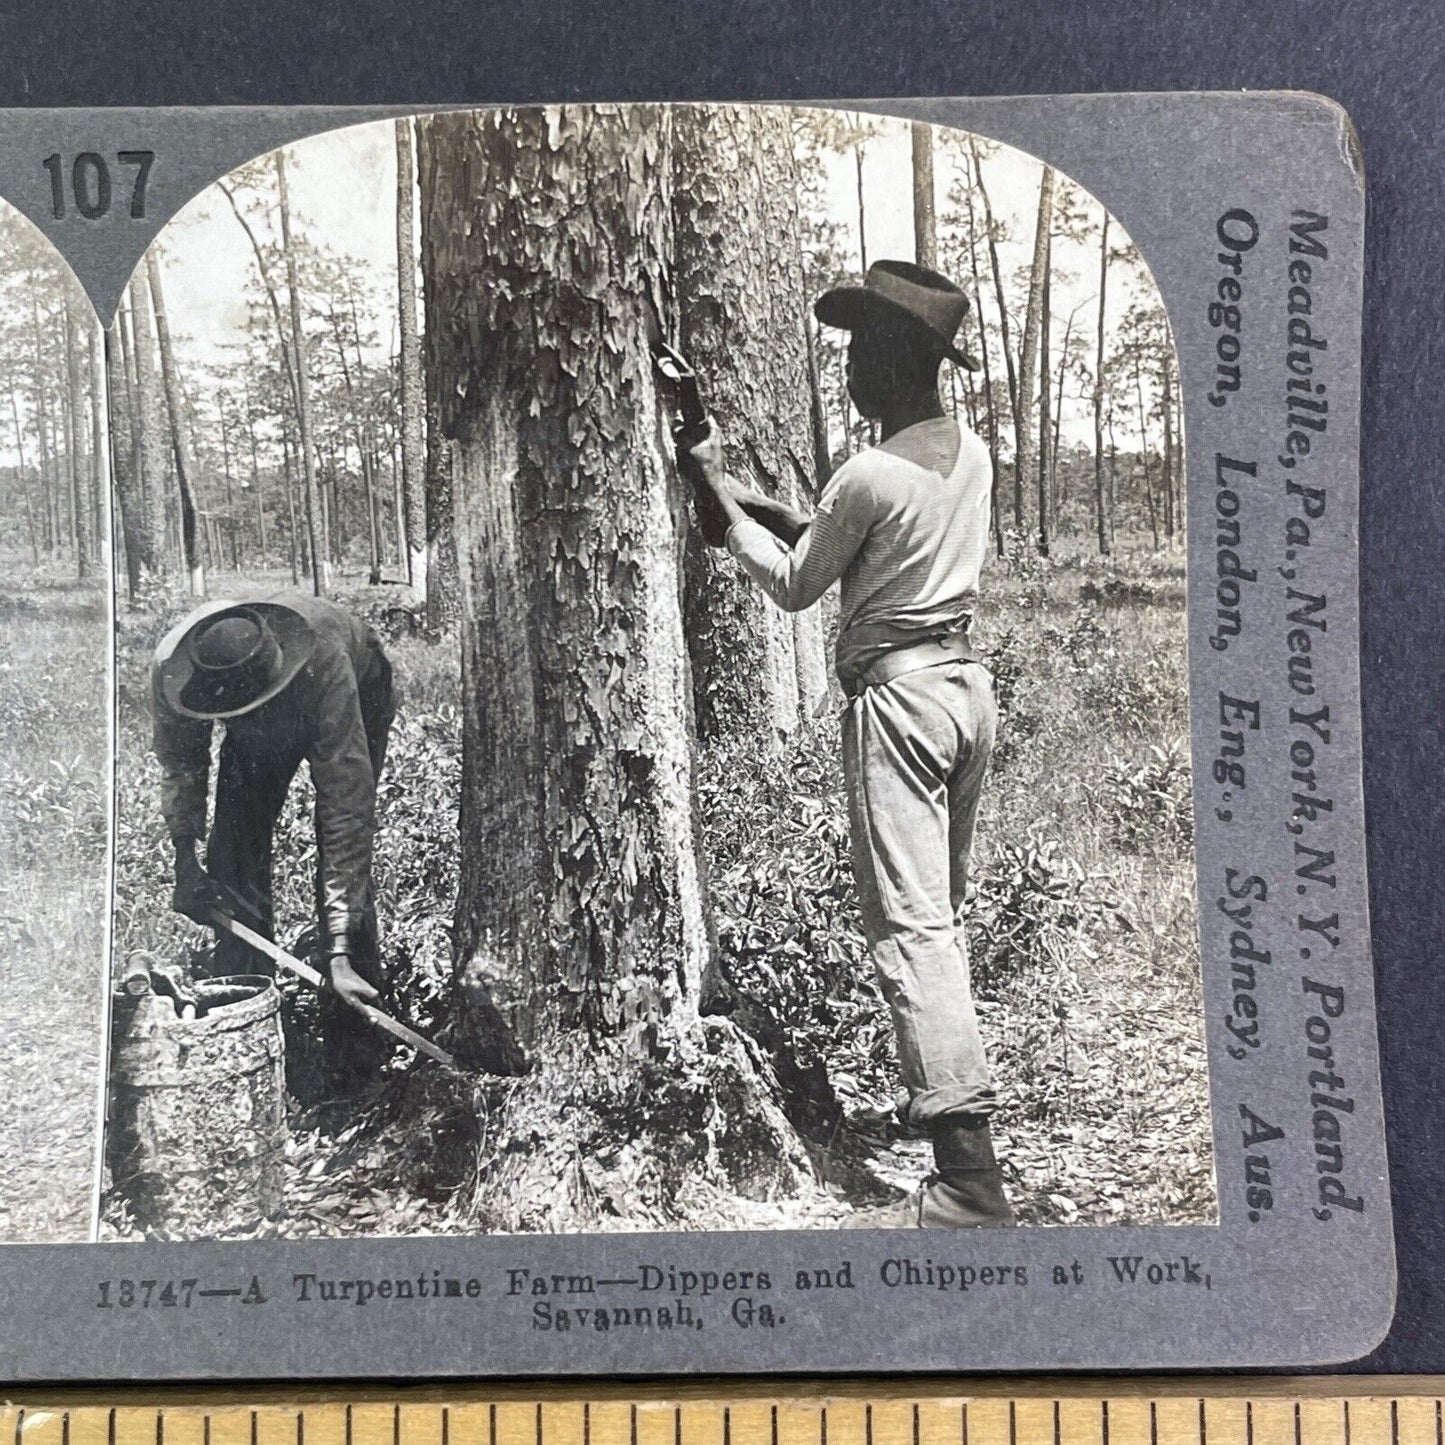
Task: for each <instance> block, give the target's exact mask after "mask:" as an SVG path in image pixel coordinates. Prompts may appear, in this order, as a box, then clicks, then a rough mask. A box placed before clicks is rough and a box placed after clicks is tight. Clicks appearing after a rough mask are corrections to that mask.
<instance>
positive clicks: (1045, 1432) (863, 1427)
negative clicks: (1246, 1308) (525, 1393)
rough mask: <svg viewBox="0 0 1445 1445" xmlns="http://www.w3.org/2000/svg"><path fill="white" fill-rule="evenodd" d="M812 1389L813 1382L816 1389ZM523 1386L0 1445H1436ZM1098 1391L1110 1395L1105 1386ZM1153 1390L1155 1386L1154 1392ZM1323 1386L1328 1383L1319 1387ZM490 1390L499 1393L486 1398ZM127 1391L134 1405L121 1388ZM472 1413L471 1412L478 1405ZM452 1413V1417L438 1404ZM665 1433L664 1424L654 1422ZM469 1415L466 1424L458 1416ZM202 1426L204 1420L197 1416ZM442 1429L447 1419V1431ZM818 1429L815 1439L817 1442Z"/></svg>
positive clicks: (1288, 1409)
mask: <svg viewBox="0 0 1445 1445" xmlns="http://www.w3.org/2000/svg"><path fill="white" fill-rule="evenodd" d="M509 1388H510V1387H509ZM825 1388H826V1387H825ZM966 1388H967V1385H966V1384H965V1383H964V1382H958V1383H957V1384H956V1385H955V1386H954V1387H953V1390H956V1391H958V1393H957V1394H955V1393H953V1391H952V1390H951V1391H950V1393H949V1394H942V1395H937V1396H919V1395H911V1394H908V1393H904V1394H902V1395H901V1396H900V1397H896V1398H890V1397H889V1396H888V1395H887V1394H886V1393H884V1392H883V1391H882V1390H880V1391H879V1393H877V1394H876V1395H875V1396H874V1397H873V1398H872V1399H868V1398H866V1397H863V1398H860V1397H858V1396H852V1397H849V1396H846V1395H844V1396H833V1397H828V1396H824V1395H818V1396H815V1397H811V1398H808V1397H797V1396H785V1395H778V1396H776V1397H773V1398H769V1396H768V1386H767V1385H766V1384H762V1385H758V1386H756V1387H754V1388H753V1390H752V1391H751V1393H746V1394H743V1393H740V1394H739V1396H738V1397H737V1398H734V1399H731V1400H729V1399H727V1398H726V1397H723V1398H718V1397H716V1396H709V1395H707V1394H702V1395H697V1394H694V1393H693V1392H692V1390H691V1389H690V1390H689V1391H688V1393H687V1396H686V1398H684V1399H681V1400H677V1399H673V1400H668V1399H666V1397H665V1396H662V1397H660V1398H653V1399H632V1400H629V1399H628V1398H627V1397H626V1395H625V1394H624V1393H623V1392H622V1390H620V1389H619V1390H618V1391H617V1392H616V1393H615V1394H610V1395H608V1394H602V1393H601V1392H599V1398H597V1399H595V1400H593V1399H589V1398H576V1399H570V1400H569V1399H565V1398H562V1397H554V1396H552V1395H550V1394H549V1395H548V1396H547V1398H545V1399H539V1398H537V1396H536V1395H533V1396H532V1397H531V1398H530V1399H529V1398H526V1397H522V1398H517V1397H516V1396H512V1397H510V1398H504V1399H492V1400H487V1399H486V1398H485V1395H484V1394H483V1393H482V1390H481V1389H478V1391H477V1396H476V1397H473V1398H468V1397H467V1395H466V1394H463V1393H462V1392H461V1391H459V1392H458V1396H459V1398H456V1399H454V1400H452V1401H450V1402H444V1401H443V1400H442V1399H437V1398H435V1396H433V1398H432V1399H431V1400H429V1401H428V1400H417V1399H415V1397H411V1398H407V1397H405V1396H403V1397H402V1398H401V1399H396V1398H393V1399H390V1400H388V1399H386V1398H385V1397H384V1396H383V1397H381V1398H374V1399H370V1400H359V1401H355V1402H352V1401H346V1400H342V1399H333V1400H330V1401H328V1400H325V1399H322V1400H319V1401H314V1402H313V1401H309V1400H308V1401H306V1402H304V1403H302V1402H299V1401H296V1400H289V1401H283V1400H277V1401H276V1402H275V1403H274V1404H270V1403H267V1402H266V1401H265V1400H264V1399H263V1398H258V1397H256V1396H253V1397H252V1398H253V1399H256V1400H257V1403H256V1404H255V1405H254V1406H252V1405H249V1404H248V1403H247V1402H246V1401H245V1399H244V1396H242V1397H241V1398H239V1399H237V1400H236V1403H235V1404H234V1405H229V1406H228V1405H225V1404H215V1405H210V1406H208V1405H203V1404H197V1403H190V1402H184V1401H183V1402H182V1403H178V1404H174V1405H173V1404H170V1403H164V1404H160V1403H152V1404H150V1405H149V1406H147V1405H143V1404H140V1403H135V1404H130V1403H127V1404H123V1405H121V1406H107V1405H105V1404H104V1403H103V1402H100V1401H97V1402H96V1403H95V1404H93V1405H64V1406H62V1405H61V1403H60V1402H56V1404H55V1405H54V1406H51V1405H49V1404H48V1403H42V1402H41V1401H40V1400H39V1399H37V1398H36V1397H35V1396H30V1397H29V1398H26V1399H25V1403H24V1404H19V1403H18V1402H17V1403H16V1404H14V1405H11V1406H0V1431H3V1433H0V1440H9V1441H10V1442H11V1445H248V1442H249V1445H343V1442H345V1445H1445V1398H1442V1396H1441V1394H1439V1393H1436V1392H1433V1391H1432V1392H1431V1393H1429V1394H1419V1395H1417V1394H1395V1393H1393V1392H1386V1391H1382V1392H1381V1393H1380V1394H1378V1395H1375V1394H1371V1393H1369V1390H1370V1385H1369V1383H1368V1382H1367V1381H1350V1382H1348V1383H1347V1384H1345V1385H1344V1388H1348V1389H1350V1390H1351V1391H1352V1393H1350V1394H1348V1395H1345V1394H1320V1393H1316V1392H1315V1390H1313V1389H1312V1390H1311V1391H1310V1392H1309V1393H1307V1394H1305V1393H1302V1394H1300V1395H1298V1396H1294V1395H1288V1394H1285V1395H1277V1394H1275V1393H1274V1392H1273V1390H1272V1389H1270V1388H1269V1387H1268V1386H1265V1387H1264V1392H1263V1393H1260V1394H1259V1395H1257V1396H1243V1395H1228V1396H1225V1395H1217V1396H1215V1395H1199V1394H1189V1395H1184V1394H1167V1393H1166V1394H1160V1395H1158V1396H1146V1395H1142V1394H1141V1395H1137V1396H1136V1395H1118V1394H1111V1395H1109V1396H1091V1395H1088V1394H1079V1395H1071V1394H1068V1393H1060V1394H1055V1393H1053V1392H1052V1391H1051V1392H1049V1393H1046V1394H1043V1395H1039V1396H1030V1395H1025V1394H1019V1395H1018V1396H1013V1397H1003V1396H996V1395H982V1396H972V1397H968V1398H964V1397H962V1390H963V1389H966ZM1114 1388H1118V1387H1117V1386H1115V1387H1114ZM1165 1388H1166V1389H1167V1388H1168V1387H1167V1386H1166V1387H1165ZM1335 1388H1336V1389H1339V1388H1340V1387H1338V1386H1337V1387H1335ZM499 1393H500V1392H499ZM127 1398H129V1399H136V1396H135V1395H134V1394H131V1395H130V1396H128V1397H127ZM484 1411H485V1413H483V1412H484ZM454 1412H457V1413H456V1416H455V1419H454V1418H453V1413H454ZM669 1416H670V1419H671V1428H670V1429H669V1428H668V1418H669ZM473 1418H474V1419H475V1424H474V1425H470V1426H469V1425H468V1424H467V1423H466V1422H467V1421H468V1420H470V1419H473ZM213 1423H214V1424H215V1426H216V1428H215V1429H213V1428H212V1425H213ZM454 1427H455V1428H454ZM830 1437H831V1438H830Z"/></svg>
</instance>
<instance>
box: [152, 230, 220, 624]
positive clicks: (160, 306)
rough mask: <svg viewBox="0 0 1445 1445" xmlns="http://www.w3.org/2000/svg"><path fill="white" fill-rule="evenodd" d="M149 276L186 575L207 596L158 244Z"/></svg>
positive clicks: (193, 588)
mask: <svg viewBox="0 0 1445 1445" xmlns="http://www.w3.org/2000/svg"><path fill="white" fill-rule="evenodd" d="M146 278H147V280H148V281H149V282H150V292H151V304H152V305H153V306H154V308H155V317H156V340H157V341H158V342H159V345H160V354H161V383H162V387H163V389H164V391H165V396H166V414H167V416H168V418H169V420H170V437H171V455H172V456H173V457H174V458H175V468H176V495H177V498H178V501H179V504H180V523H181V555H182V557H183V558H184V560H185V564H186V578H187V581H188V583H189V585H190V590H191V596H192V597H204V596H205V595H206V569H205V565H204V564H203V563H202V561H201V553H200V546H199V543H198V541H197V538H196V493H195V487H194V485H193V483H192V479H191V449H190V442H189V438H188V435H187V428H186V415H185V407H184V405H183V403H182V398H181V379H180V375H179V373H178V372H177V370H176V354H175V351H174V349H173V348H172V346H171V327H170V321H169V320H168V318H167V316H166V294H165V290H164V288H163V287H162V285H161V266H160V261H159V259H158V258H157V256H156V250H155V247H154V246H152V247H151V248H150V249H149V250H148V251H147V252H146Z"/></svg>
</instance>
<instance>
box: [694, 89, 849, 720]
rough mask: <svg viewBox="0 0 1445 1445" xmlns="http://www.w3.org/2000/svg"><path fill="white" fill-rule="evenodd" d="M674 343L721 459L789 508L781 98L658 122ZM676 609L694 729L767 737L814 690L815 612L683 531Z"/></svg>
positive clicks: (790, 353) (802, 399)
mask: <svg viewBox="0 0 1445 1445" xmlns="http://www.w3.org/2000/svg"><path fill="white" fill-rule="evenodd" d="M673 140H674V157H675V168H676V169H675V173H674V187H673V225H674V235H675V248H676V249H675V253H674V268H673V280H674V289H675V293H676V296H677V316H678V339H679V343H680V346H681V349H682V352H683V354H684V355H685V356H686V357H687V358H688V360H689V361H691V362H692V364H693V365H694V366H695V367H696V368H697V372H698V376H699V377H700V378H701V380H702V383H703V386H704V387H705V388H706V394H707V398H708V404H709V406H710V407H711V408H712V411H713V414H714V416H715V417H716V419H717V422H718V425H719V427H720V428H721V430H722V433H723V437H724V439H725V443H726V455H727V463H728V468H729V471H730V472H731V473H732V475H733V476H735V477H737V478H738V479H739V480H741V481H743V482H746V483H747V484H749V485H750V486H753V487H756V488H757V489H758V490H759V491H761V492H765V493H767V494H768V495H769V496H774V497H780V498H782V500H784V501H786V502H789V503H793V504H795V505H796V504H798V503H799V502H802V501H805V500H806V499H807V498H808V497H809V496H811V494H812V493H813V491H814V490H815V479H814V472H813V460H812V456H813V436H812V423H811V418H810V415H809V406H810V393H809V388H808V338H807V330H806V326H807V322H806V317H807V314H808V308H807V298H806V296H805V295H804V293H803V271H802V264H801V259H800V257H801V252H800V247H799V242H798V235H797V205H796V201H795V196H796V193H797V170H796V165H795V163H794V160H793V148H792V131H791V127H790V125H789V122H788V118H787V115H786V113H785V112H784V111H782V110H775V109H767V108H763V107H756V106H688V107H686V108H684V109H681V110H679V111H678V112H677V115H676V117H675V119H674V135H673ZM684 620H685V625H686V628H687V638H688V650H689V653H690V655H691V660H692V672H693V704H694V709H695V712H696V716H697V729H698V736H699V738H701V739H702V740H703V741H706V742H711V741H714V740H721V739H727V740H730V741H738V742H751V743H755V744H762V745H763V746H765V747H768V748H776V747H777V746H778V745H779V744H780V743H781V742H782V741H783V740H784V739H786V738H788V737H790V736H791V735H792V734H793V733H795V732H796V731H797V728H798V725H799V722H800V721H801V720H805V719H807V718H809V717H811V716H812V715H813V714H814V712H815V711H816V710H817V708H818V706H819V705H820V703H821V702H822V701H823V699H824V698H825V697H826V696H827V688H828V679H827V664H826V659H825V655H824V643H823V634H822V628H821V625H820V622H819V614H818V612H817V611H816V610H809V611H807V612H803V613H798V614H796V615H794V616H789V615H788V614H787V613H784V612H780V611H779V610H778V609H777V608H776V607H774V606H773V604H772V603H771V602H769V601H768V600H767V598H766V597H765V596H764V594H763V592H762V590H761V589H760V588H759V587H757V586H756V585H755V584H754V583H753V581H752V580H751V579H750V578H749V577H748V576H747V575H746V574H745V573H744V572H743V571H742V569H741V568H740V567H739V566H738V565H737V563H736V562H734V561H733V559H732V558H731V557H729V556H728V555H727V554H726V553H725V552H719V551H717V550H715V549H712V548H709V547H706V546H704V545H703V543H702V540H701V538H700V537H699V536H698V534H697V531H696V529H693V528H689V529H688V533H687V557H686V588H685V594H684Z"/></svg>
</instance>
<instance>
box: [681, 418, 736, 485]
mask: <svg viewBox="0 0 1445 1445" xmlns="http://www.w3.org/2000/svg"><path fill="white" fill-rule="evenodd" d="M688 455H689V456H690V457H691V458H692V460H693V463H694V464H695V465H696V467H697V470H698V472H699V473H700V474H701V477H702V480H703V481H704V482H706V483H707V485H708V486H709V487H710V488H711V489H712V490H713V491H715V492H718V493H723V492H726V491H727V480H728V479H727V471H726V469H725V468H724V466H723V448H722V432H721V431H720V430H719V429H718V424H717V423H716V422H715V421H714V420H713V419H712V418H711V417H708V419H707V434H706V435H705V436H704V437H703V439H702V440H701V441H700V442H698V443H697V444H696V445H695V446H691V447H689V448H688Z"/></svg>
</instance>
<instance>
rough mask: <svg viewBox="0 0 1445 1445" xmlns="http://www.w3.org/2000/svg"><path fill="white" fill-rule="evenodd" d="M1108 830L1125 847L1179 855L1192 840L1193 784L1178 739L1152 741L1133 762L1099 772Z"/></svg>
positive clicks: (1131, 851)
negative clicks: (1133, 764)
mask: <svg viewBox="0 0 1445 1445" xmlns="http://www.w3.org/2000/svg"><path fill="white" fill-rule="evenodd" d="M1104 788H1105V796H1106V799H1107V805H1108V813H1109V823H1110V835H1111V836H1112V838H1113V840H1114V842H1115V843H1117V844H1118V846H1119V847H1120V848H1122V849H1123V850H1124V851H1125V852H1126V853H1138V854H1143V855H1146V856H1147V855H1158V856H1167V857H1183V856H1184V855H1185V854H1186V853H1187V852H1188V850H1189V847H1190V845H1191V844H1192V843H1193V841H1194V805H1193V790H1192V786H1191V782H1190V769H1189V759H1188V757H1187V755H1186V753H1185V750H1184V748H1183V746H1182V745H1180V744H1178V743H1174V742H1171V743H1170V744H1169V745H1168V746H1166V747H1158V746H1157V745H1156V746H1151V747H1150V749H1149V752H1148V756H1147V757H1146V758H1145V760H1144V762H1143V763H1142V764H1141V765H1140V766H1138V767H1131V766H1130V765H1129V764H1128V763H1125V762H1121V761H1116V762H1114V763H1112V764H1111V765H1110V766H1109V768H1108V769H1107V770H1106V772H1105V774H1104Z"/></svg>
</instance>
